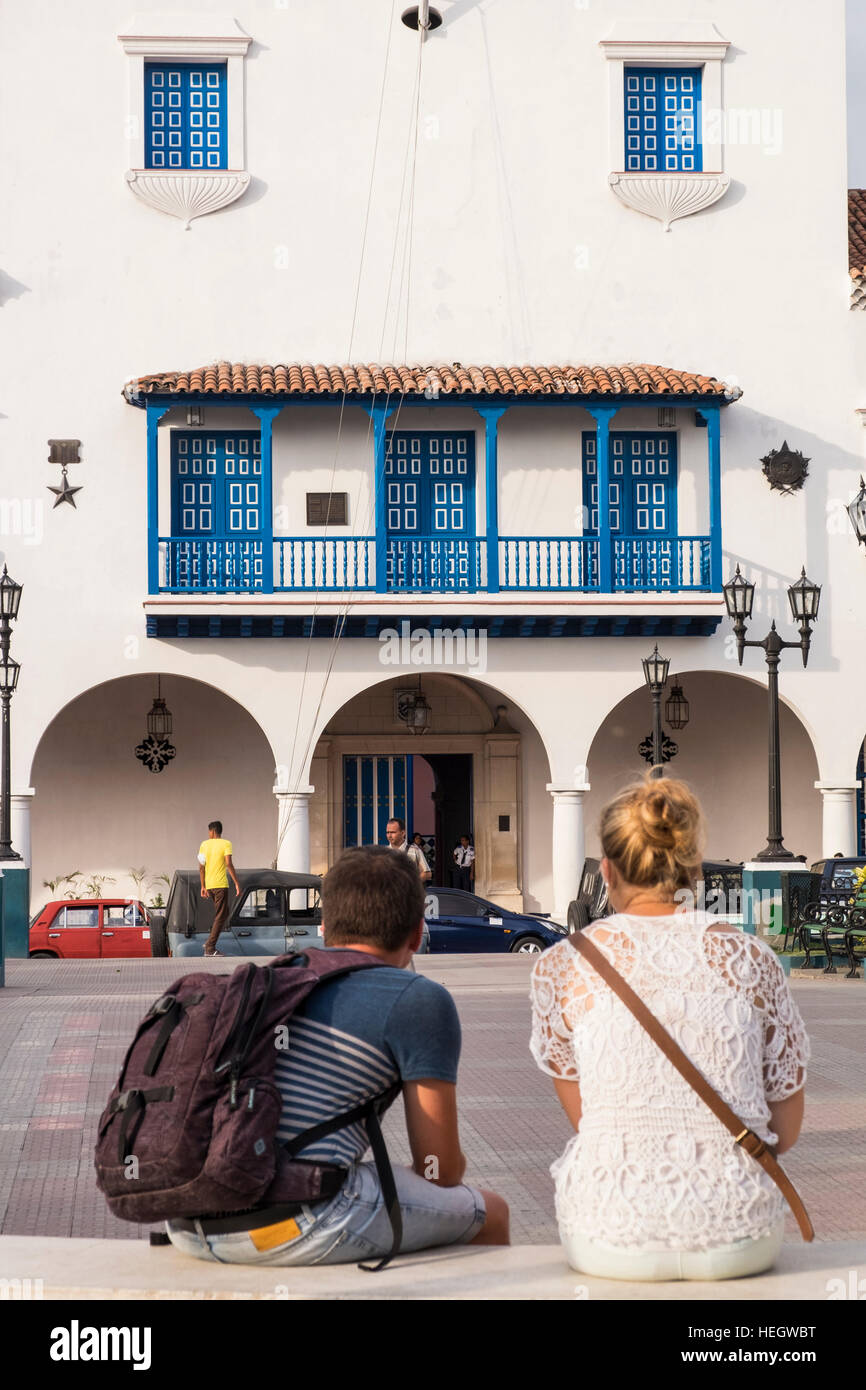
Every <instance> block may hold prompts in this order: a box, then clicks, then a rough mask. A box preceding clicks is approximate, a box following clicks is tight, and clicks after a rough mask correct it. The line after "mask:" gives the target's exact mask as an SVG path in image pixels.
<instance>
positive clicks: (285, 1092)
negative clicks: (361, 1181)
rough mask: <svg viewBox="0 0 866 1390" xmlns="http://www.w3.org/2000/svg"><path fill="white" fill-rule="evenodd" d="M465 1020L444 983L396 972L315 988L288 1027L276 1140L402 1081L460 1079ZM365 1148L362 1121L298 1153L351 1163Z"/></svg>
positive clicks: (382, 969)
mask: <svg viewBox="0 0 866 1390" xmlns="http://www.w3.org/2000/svg"><path fill="white" fill-rule="evenodd" d="M459 1060H460V1020H459V1019H458V1017H457V1009H456V1007H455V1004H454V1000H453V999H452V998H451V995H450V994H449V993H448V991H447V990H446V989H443V987H442V985H437V984H436V983H435V982H434V981H433V980H428V979H426V978H425V977H424V976H423V975H415V974H413V973H412V972H411V971H408V970H400V969H398V968H397V967H395V966H390V965H384V966H379V967H377V968H376V969H375V970H359V971H358V972H357V973H356V974H353V975H344V976H342V977H341V978H339V979H336V980H330V981H327V982H326V983H325V984H322V985H318V986H317V987H316V988H315V989H314V990H313V993H312V994H311V995H310V996H309V998H308V999H307V1000H305V1002H304V1004H303V1005H302V1007H301V1009H300V1010H299V1011H298V1012H297V1013H296V1014H294V1015H293V1016H292V1018H291V1020H290V1022H289V1039H288V1048H286V1049H285V1050H281V1051H280V1052H279V1053H278V1054H277V1065H276V1070H275V1073H274V1081H275V1082H276V1084H277V1086H278V1087H279V1089H280V1092H281V1094H282V1097H283V1110H282V1115H281V1117H280V1125H279V1130H278V1138H279V1140H280V1142H285V1141H286V1140H288V1139H293V1138H294V1137H295V1135H296V1134H300V1133H301V1131H302V1130H305V1129H309V1128H310V1127H311V1126H312V1125H317V1124H320V1123H321V1122H322V1121H323V1120H328V1119H331V1118H332V1116H335V1115H338V1114H341V1113H342V1112H343V1111H346V1110H351V1109H352V1108H353V1107H354V1106H356V1105H359V1104H360V1103H361V1101H363V1100H367V1099H368V1098H369V1097H370V1096H374V1095H376V1094H377V1093H378V1092H380V1091H385V1090H387V1089H388V1087H389V1086H391V1085H393V1083H394V1082H395V1081H397V1080H398V1078H402V1080H403V1081H421V1080H424V1079H425V1078H427V1079H431V1080H436V1081H451V1082H456V1080H457V1064H458V1062H459ZM366 1148H367V1135H366V1131H365V1129H364V1125H363V1123H358V1124H355V1125H352V1126H350V1127H349V1128H347V1129H341V1130H337V1132H336V1133H334V1134H329V1135H327V1136H326V1137H325V1138H324V1139H320V1140H319V1142H318V1143H316V1144H312V1145H310V1146H308V1147H307V1148H305V1149H303V1150H302V1151H301V1154H300V1155H299V1157H302V1158H305V1159H311V1160H315V1161H317V1162H322V1163H337V1164H339V1165H340V1166H341V1167H345V1166H348V1165H349V1164H350V1163H354V1162H356V1160H357V1159H359V1158H361V1157H362V1156H363V1154H364V1152H365V1151H366Z"/></svg>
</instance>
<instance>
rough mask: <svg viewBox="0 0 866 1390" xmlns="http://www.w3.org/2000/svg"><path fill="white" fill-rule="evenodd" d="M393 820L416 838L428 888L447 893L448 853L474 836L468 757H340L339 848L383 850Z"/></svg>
mask: <svg viewBox="0 0 866 1390" xmlns="http://www.w3.org/2000/svg"><path fill="white" fill-rule="evenodd" d="M392 817H398V818H399V819H400V820H403V821H405V822H406V834H407V836H408V838H409V839H410V840H411V839H412V836H413V835H415V834H416V833H417V834H420V835H421V837H422V840H423V848H424V854H425V856H426V858H427V862H428V863H429V865H430V869H431V871H432V873H433V882H434V883H437V884H439V885H441V886H446V887H447V886H448V884H449V882H450V870H451V862H452V861H451V854H452V851H453V849H454V847H455V846H456V844H457V843H458V841H459V839H460V836H461V835H466V834H468V835H470V836H471V835H472V832H473V817H472V754H471V753H431V754H427V755H423V754H420V753H385V754H381V755H378V756H375V755H374V756H356V755H354V754H346V755H344V757H343V847H344V848H345V849H349V848H351V847H352V846H353V845H371V844H377V845H384V844H387V839H386V837H385V826H386V825H387V824H388V821H389V820H391V819H392Z"/></svg>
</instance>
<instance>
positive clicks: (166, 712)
mask: <svg viewBox="0 0 866 1390" xmlns="http://www.w3.org/2000/svg"><path fill="white" fill-rule="evenodd" d="M170 733H171V710H170V709H168V708H167V707H166V703H165V700H163V698H162V691H161V687H160V677H159V676H157V678H156V696H155V698H154V701H153V704H152V705H151V707H150V713H149V714H148V716H147V738H145V739H142V741H141V743H139V744H138V745H137V747H136V750H135V756H136V757H137V758H138V760H139V762H142V763H144V766H145V767H146V768H148V769H149V771H150V772H162V770H163V768H164V767H166V766H167V764H168V763H170V762H171V760H172V758H174V757H175V756H176V755H177V749H176V748H175V747H174V745H173V744H172V743H171V742H170V740H169V737H168V736H169V734H170Z"/></svg>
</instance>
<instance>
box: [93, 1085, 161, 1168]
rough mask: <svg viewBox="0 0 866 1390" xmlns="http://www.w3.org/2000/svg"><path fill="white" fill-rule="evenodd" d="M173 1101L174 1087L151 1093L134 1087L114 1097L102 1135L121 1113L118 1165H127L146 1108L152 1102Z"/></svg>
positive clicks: (153, 1090) (159, 1089)
mask: <svg viewBox="0 0 866 1390" xmlns="http://www.w3.org/2000/svg"><path fill="white" fill-rule="evenodd" d="M173 1099H174V1087H173V1086H154V1087H153V1088H152V1089H151V1090H149V1091H141V1090H138V1089H137V1088H136V1087H133V1089H132V1090H129V1091H122V1092H121V1093H120V1095H119V1096H115V1097H114V1100H113V1101H112V1102H111V1104H110V1105H109V1107H108V1110H107V1112H106V1116H107V1118H106V1121H105V1124H104V1125H103V1126H102V1130H101V1131H100V1133H104V1131H105V1129H106V1128H107V1126H108V1122H109V1120H110V1119H111V1118H112V1117H113V1116H114V1115H116V1114H117V1113H118V1111H120V1112H121V1115H122V1119H121V1121H120V1129H119V1131H118V1135H117V1161H118V1163H125V1161H126V1159H127V1158H128V1157H129V1153H128V1148H131V1147H132V1145H133V1144H134V1143H135V1136H136V1134H137V1133H138V1127H139V1125H140V1124H141V1121H142V1118H143V1116H144V1111H145V1107H146V1106H147V1105H149V1104H150V1103H151V1102H152V1101H160V1100H173Z"/></svg>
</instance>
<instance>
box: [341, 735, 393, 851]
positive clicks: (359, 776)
mask: <svg viewBox="0 0 866 1390" xmlns="http://www.w3.org/2000/svg"><path fill="white" fill-rule="evenodd" d="M406 801H407V796H406V757H405V755H404V754H402V753H395V754H391V755H386V756H383V757H371V758H368V757H360V756H355V755H353V754H350V755H348V756H347V757H344V758H343V845H344V848H346V849H348V848H349V847H350V846H352V845H387V843H388V841H387V839H386V837H385V826H386V825H387V824H388V821H389V820H391V819H392V818H393V817H394V816H398V817H399V818H400V820H403V821H405V820H406Z"/></svg>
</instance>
